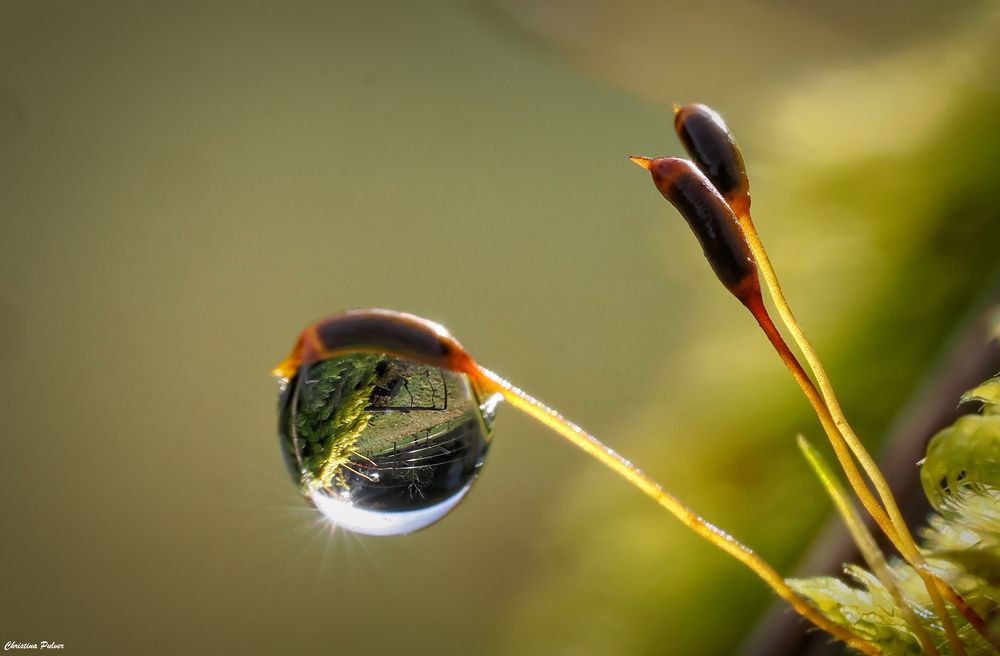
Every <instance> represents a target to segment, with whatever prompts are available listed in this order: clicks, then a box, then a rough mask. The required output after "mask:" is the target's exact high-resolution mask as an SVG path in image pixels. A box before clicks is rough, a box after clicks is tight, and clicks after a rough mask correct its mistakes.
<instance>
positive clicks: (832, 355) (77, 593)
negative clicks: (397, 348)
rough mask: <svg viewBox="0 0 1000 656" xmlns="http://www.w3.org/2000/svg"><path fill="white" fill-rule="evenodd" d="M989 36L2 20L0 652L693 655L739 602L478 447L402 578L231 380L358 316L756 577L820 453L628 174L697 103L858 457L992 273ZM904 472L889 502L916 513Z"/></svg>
mask: <svg viewBox="0 0 1000 656" xmlns="http://www.w3.org/2000/svg"><path fill="white" fill-rule="evenodd" d="M998 35H1000V12H998V9H997V6H996V4H995V3H992V2H985V1H983V2H969V1H966V2H955V3H947V4H942V3H937V2H931V1H929V0H919V1H917V2H903V1H902V0H899V1H894V2H887V3H871V2H861V1H860V0H852V1H850V2H845V3H826V2H817V1H809V2H787V1H784V0H771V1H763V0H761V1H759V2H750V3H744V2H737V1H736V0H731V1H730V2H722V3H717V4H713V5H709V4H697V3H658V2H653V1H652V0H648V1H647V0H628V1H625V2H620V3H602V2H598V1H597V0H584V1H582V2H570V1H569V0H540V1H529V0H495V1H494V2H471V1H470V2H460V1H455V2H423V3H416V2H402V1H401V2H373V3H342V4H335V3H304V2H295V3H275V2H270V3H267V2H245V3H232V2H229V3H227V2H180V3H155V4H154V3H127V2H88V3H73V2H16V1H14V0H7V1H4V2H2V3H0V220H2V222H3V223H2V227H3V230H2V235H3V236H2V239H0V281H2V286H0V374H2V376H3V380H4V393H3V395H2V396H0V417H2V418H3V426H4V433H3V438H2V442H0V499H2V501H0V532H2V536H0V568H2V569H0V642H7V641H8V640H13V641H18V642H39V641H41V640H48V641H50V642H51V641H55V642H61V643H64V644H65V645H66V649H65V652H64V653H68V654H77V653H78V654H117V653H122V654H134V653H146V654H177V653H245V654H275V653H299V652H306V651H308V652H311V653H330V654H334V653H336V654H349V653H354V652H363V653H369V654H390V653H408V654H472V653H475V654H487V655H491V654H497V655H499V654H519V655H520V654H547V655H548V654H554V655H561V654H567V655H569V654H574V655H575V654H581V655H589V654H619V653H620V654H626V653H628V654H664V653H669V654H680V653H697V654H725V653H731V652H732V651H733V650H735V649H736V648H737V647H738V645H739V644H740V642H741V640H742V638H743V637H744V636H745V635H746V633H747V631H748V630H749V629H750V627H752V625H753V624H754V623H755V622H756V621H757V619H758V618H759V616H760V615H761V614H762V613H763V611H764V609H765V608H766V606H767V604H768V602H769V601H770V599H771V595H770V593H769V592H768V591H767V590H766V589H765V588H764V586H763V585H762V584H761V583H759V581H758V580H757V579H755V578H754V577H753V576H752V575H750V574H749V573H748V572H746V571H745V570H743V569H742V568H741V567H740V566H739V565H737V564H736V563H734V562H732V561H730V560H728V559H727V558H726V557H725V556H723V555H721V554H719V553H717V552H716V551H714V550H713V549H711V548H710V547H709V546H708V545H707V544H705V543H703V542H701V541H700V540H699V539H697V538H696V537H694V536H693V535H691V534H689V533H688V532H686V530H685V529H683V528H682V527H680V525H679V524H677V523H676V522H675V521H674V520H673V519H672V518H671V517H669V516H668V515H667V514H666V513H663V512H662V511H661V510H659V509H658V508H657V507H656V506H655V505H653V504H652V503H650V502H649V501H647V500H646V499H645V498H644V497H642V496H641V495H640V494H639V493H638V492H636V491H635V490H633V489H631V488H629V487H628V486H627V485H626V484H625V483H623V482H622V481H620V480H618V479H617V478H615V477H614V476H613V475H612V474H611V473H610V472H608V471H606V470H604V469H602V468H600V467H599V466H598V465H597V464H596V463H594V462H592V461H590V460H588V459H587V458H586V457H585V456H584V455H582V454H581V453H579V452H577V451H576V450H575V449H573V448H571V447H570V446H568V445H566V444H564V443H562V442H561V441H560V440H559V439H558V438H555V437H553V436H551V435H549V434H547V433H546V432H545V431H544V429H542V428H540V427H539V426H536V425H534V424H533V423H531V422H530V421H528V420H527V419H525V418H523V417H520V416H517V415H516V413H514V412H513V411H511V410H509V409H508V410H505V411H501V415H500V417H499V419H498V424H497V433H496V436H495V440H494V444H493V447H492V450H491V453H490V457H489V460H488V464H487V466H486V467H485V469H484V471H483V474H482V476H481V479H480V481H479V482H478V484H477V485H476V487H475V488H474V490H473V491H472V493H471V494H470V496H469V497H468V498H467V499H466V501H465V502H463V504H462V505H461V506H460V507H459V508H458V509H457V510H456V511H455V512H454V513H453V514H452V515H450V516H449V517H448V518H446V519H445V520H444V521H442V522H441V523H439V524H437V525H435V526H434V527H432V528H429V529H427V530H425V531H423V532H420V533H417V534H415V535H412V536H408V537H401V538H381V539H367V538H358V537H356V536H352V535H346V534H343V533H334V534H331V533H330V531H329V530H328V529H326V528H324V527H323V526H322V525H321V524H320V523H319V522H318V521H317V516H316V514H315V512H314V511H312V510H311V509H310V508H308V507H306V506H305V504H304V503H303V502H302V500H301V498H299V497H298V496H297V494H296V492H295V490H294V487H293V485H292V483H291V482H290V481H289V480H287V476H286V474H285V472H284V470H283V467H282V464H281V460H280V457H279V451H278V444H277V437H276V435H275V424H276V417H275V402H276V393H277V388H276V385H275V382H274V380H273V379H271V377H270V376H269V374H268V372H269V370H270V368H271V367H272V366H273V365H274V364H276V363H277V361H278V360H279V359H280V358H281V357H283V356H284V354H285V353H286V352H287V350H288V349H289V348H290V346H291V344H292V341H293V340H294V338H295V336H296V334H297V332H298V331H299V330H300V329H301V328H302V327H303V326H304V325H306V324H307V323H310V322H312V321H313V320H315V319H317V318H319V317H321V316H323V315H325V314H329V313H332V312H335V311H338V310H342V309H347V308H355V307H389V308H394V309H399V310H405V311H410V312H414V313H416V314H419V315H422V316H426V317H428V318H431V319H434V320H437V321H440V322H441V323H443V324H444V325H446V326H448V327H449V328H450V329H451V330H452V332H453V333H454V334H455V335H456V336H457V337H458V338H459V339H460V340H461V341H462V342H463V343H464V344H465V345H466V347H468V348H469V350H470V351H471V352H472V353H473V354H474V355H475V356H476V357H477V358H478V359H479V360H480V361H481V362H483V363H484V364H485V365H486V366H488V367H491V368H493V369H496V370H497V371H499V372H500V373H501V374H503V375H505V376H507V377H509V378H510V379H511V380H512V381H513V382H514V383H515V384H517V385H520V386H523V387H524V388H526V389H527V390H528V391H529V392H531V393H533V394H535V395H536V396H539V397H540V398H542V399H543V400H545V401H547V402H549V403H551V404H552V405H554V406H555V407H556V408H558V409H560V410H561V411H562V412H563V413H564V414H565V415H567V416H568V417H570V418H572V419H573V420H575V421H576V422H578V423H580V424H581V425H583V426H585V427H587V428H588V429H589V430H591V431H593V432H594V433H596V434H597V435H598V436H600V437H602V438H603V439H604V440H605V441H606V442H607V443H608V444H609V445H610V446H612V447H613V448H615V449H616V450H618V451H620V452H622V453H624V454H626V455H627V456H628V457H630V458H631V459H633V460H634V461H635V462H637V463H638V464H640V465H641V466H642V467H644V468H645V469H646V470H647V471H648V472H649V473H650V474H652V475H653V476H654V477H655V478H657V479H658V480H660V481H662V482H664V483H665V484H666V486H667V487H668V488H669V489H670V490H671V491H673V492H675V493H676V494H678V495H679V496H680V497H681V498H683V499H684V500H685V501H687V502H688V503H689V504H690V505H692V506H693V507H694V508H696V509H697V510H699V511H701V512H702V513H703V514H705V515H706V516H708V517H709V518H710V519H712V520H714V521H715V522H716V523H718V524H720V525H722V526H724V527H725V528H727V529H729V530H730V531H731V532H733V533H734V534H735V535H737V536H739V537H740V538H742V539H744V540H745V541H746V542H748V543H749V544H750V545H752V546H753V547H755V548H756V549H758V550H759V551H760V552H761V553H762V554H763V555H764V556H765V557H766V558H768V559H769V560H771V561H772V563H773V564H775V566H776V567H778V568H779V569H780V570H782V571H790V569H791V568H792V566H793V565H794V563H795V561H796V559H797V556H798V555H799V554H800V552H801V550H802V549H803V547H804V546H805V545H806V544H808V542H809V540H810V536H811V535H812V533H813V531H814V530H815V529H816V527H817V526H818V525H819V523H820V522H821V521H822V520H823V519H824V518H825V517H826V516H827V515H828V513H829V512H830V506H829V504H828V502H827V501H826V500H825V499H824V498H823V497H822V493H821V490H820V488H819V485H818V484H817V483H816V482H815V481H814V480H812V479H811V477H810V474H809V473H808V471H807V468H806V466H805V465H804V463H803V462H802V461H801V458H800V456H799V455H798V453H797V451H796V448H795V445H794V439H793V437H794V434H795V433H796V432H799V431H802V432H805V433H806V434H808V435H810V436H811V437H813V438H817V441H818V439H819V438H820V431H819V427H818V425H817V424H816V422H815V420H814V419H812V418H811V417H810V415H809V413H808V408H807V406H806V404H805V402H804V400H802V399H801V398H800V397H798V396H797V392H796V389H795V388H794V385H793V383H792V382H791V380H790V379H787V378H786V377H785V374H784V371H783V369H782V367H781V365H780V363H779V362H778V361H777V359H775V358H774V357H773V356H772V355H771V354H770V353H769V349H768V347H767V345H766V343H765V341H764V339H763V337H762V336H760V335H759V333H758V332H756V330H755V326H754V324H753V322H752V320H751V319H750V317H749V316H748V315H746V314H745V312H743V310H742V309H741V308H740V307H739V306H738V304H737V303H735V302H734V301H733V300H732V299H731V298H730V297H728V296H727V294H726V293H725V292H724V291H723V290H722V289H721V287H719V286H718V284H717V283H716V281H715V280H714V278H713V276H712V275H711V273H710V271H709V269H708V267H707V265H706V264H705V262H704V261H703V260H702V259H701V255H700V253H699V250H698V247H697V245H696V243H695V241H694V239H693V238H692V237H691V235H690V234H688V230H687V227H686V226H685V225H684V224H683V222H682V221H681V220H680V219H679V217H678V216H677V215H676V214H675V213H674V212H673V210H672V209H670V208H669V207H668V206H667V205H666V204H665V203H664V201H663V200H662V198H660V197H659V195H658V194H657V193H656V192H655V190H654V189H653V187H652V185H651V184H650V182H649V179H648V175H647V174H644V173H642V172H641V171H639V170H638V169H636V168H635V167H634V166H633V165H631V164H630V163H629V162H628V160H627V159H626V155H628V154H631V153H640V154H647V155H667V154H679V152H680V148H679V145H678V144H677V142H676V140H675V138H674V136H673V134H672V129H671V118H672V115H671V112H670V103H671V102H672V101H677V102H689V101H701V102H707V103H710V104H712V105H713V106H714V107H716V108H717V109H718V110H719V111H720V112H721V113H722V114H723V115H724V116H725V117H726V118H727V120H728V121H729V124H730V126H731V127H732V128H733V129H734V130H735V132H736V134H737V138H738V139H739V140H740V142H741V144H742V146H743V149H744V153H745V156H746V159H747V162H748V164H749V167H750V171H751V180H752V189H753V198H754V210H755V212H754V216H755V219H756V221H757V224H758V227H759V229H760V231H761V234H762V237H763V239H764V241H765V243H766V244H767V245H768V246H769V249H770V251H771V257H772V259H773V261H774V263H775V265H776V267H777V268H778V270H779V273H780V274H781V275H782V277H783V280H784V282H785V285H786V292H787V294H788V296H789V297H790V299H791V301H792V303H793V305H794V306H795V308H796V311H797V314H798V315H799V318H800V319H801V320H802V321H803V323H804V324H805V326H806V328H807V330H809V331H810V333H811V335H812V337H813V339H814V342H815V343H816V344H817V346H818V348H819V350H820V352H821V353H822V354H824V355H825V356H826V358H827V364H828V366H829V368H830V370H831V374H832V376H833V378H834V381H835V382H836V383H838V384H839V388H840V390H841V394H842V401H844V404H845V407H846V409H847V412H848V415H849V416H851V417H852V418H854V419H855V420H856V428H858V430H859V432H860V433H861V434H862V435H863V436H866V437H867V438H869V440H870V442H871V444H872V445H875V444H877V441H878V438H879V436H880V435H881V434H883V432H884V430H885V428H886V426H887V424H888V423H889V422H890V420H891V419H892V417H893V415H894V413H895V412H896V410H897V409H898V407H899V406H900V404H901V403H902V402H903V401H904V400H905V399H906V398H907V397H908V395H909V394H910V393H911V392H912V390H913V389H914V388H915V387H916V386H917V384H918V383H919V380H920V376H921V373H922V372H923V371H924V370H925V369H926V368H927V366H928V363H929V362H930V360H931V359H932V358H933V356H934V354H935V353H936V352H937V351H938V349H939V347H940V344H941V343H942V341H943V340H944V338H945V336H946V335H947V334H948V332H949V330H950V329H951V327H952V326H953V325H954V323H955V322H956V321H957V320H958V318H959V317H960V316H962V314H963V313H964V311H965V309H966V308H967V307H968V305H969V304H970V303H971V302H972V299H974V298H976V297H977V295H978V294H979V293H980V292H981V291H982V289H983V288H984V286H985V285H986V284H988V281H989V279H990V277H991V273H992V272H994V271H995V270H996V265H997V257H996V255H997V252H998V247H1000V236H998V234H1000V233H998V230H997V225H998V222H997V210H996V204H995V194H996V189H997V182H996V179H997V174H998V170H1000V167H998V165H997V162H998V161H1000V78H998V76H997V73H996V71H997V66H998V65H1000V38H998ZM915 475H916V471H914V476H915Z"/></svg>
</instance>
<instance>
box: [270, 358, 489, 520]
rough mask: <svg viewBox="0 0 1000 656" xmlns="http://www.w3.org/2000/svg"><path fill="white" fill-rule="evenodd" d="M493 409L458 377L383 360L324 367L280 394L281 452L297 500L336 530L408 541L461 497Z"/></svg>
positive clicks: (478, 462) (336, 361)
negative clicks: (406, 535) (303, 499)
mask: <svg viewBox="0 0 1000 656" xmlns="http://www.w3.org/2000/svg"><path fill="white" fill-rule="evenodd" d="M494 407H495V404H494V403H492V402H489V403H486V404H482V405H481V403H480V400H479V399H478V398H477V397H476V394H475V392H474V390H473V388H472V386H471V384H470V382H469V380H468V378H467V377H466V376H464V375H462V374H457V373H454V372H451V371H447V370H444V369H438V368H435V367H428V366H425V365H420V364H416V363H413V362H409V361H406V360H401V359H397V358H392V357H389V356H385V355H370V354H363V353H357V354H351V355H347V356H341V357H336V358H331V359H328V360H323V361H320V362H316V363H313V364H310V365H308V366H305V367H303V368H302V369H300V371H299V373H298V374H297V375H296V376H294V377H293V378H292V379H291V380H289V381H288V383H287V385H285V387H284V389H283V391H282V394H281V399H280V408H279V411H280V419H279V432H280V434H281V443H282V451H283V453H284V456H285V462H286V465H287V466H288V469H289V473H290V474H291V475H292V478H293V479H294V480H295V482H296V484H297V485H298V486H299V489H300V490H301V492H302V493H303V494H304V495H305V496H306V497H307V498H309V499H310V500H311V501H312V503H313V505H315V506H316V507H317V508H318V509H319V510H320V511H321V512H322V513H323V514H325V515H326V516H327V517H328V518H329V519H330V520H331V521H332V522H333V523H334V524H336V525H338V526H341V527H343V528H346V529H349V530H352V531H355V532H359V533H367V534H374V535H395V534H399V533H408V532H411V531H415V530H417V529H420V528H423V527H424V526H427V525H429V524H431V523H433V522H435V521H437V520H438V519H440V518H441V517H443V516H444V515H445V514H447V513H448V512H449V511H450V510H451V509H452V508H454V507H455V506H456V505H457V504H458V502H459V501H460V500H461V499H462V498H463V497H464V496H465V494H466V493H467V492H468V490H469V488H470V487H471V485H472V483H473V481H474V480H475V478H476V475H477V474H478V471H479V468H480V467H481V466H482V463H483V460H484V458H485V456H486V451H487V449H488V447H489V439H490V428H491V423H492V413H493V411H494Z"/></svg>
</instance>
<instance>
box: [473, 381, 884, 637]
mask: <svg viewBox="0 0 1000 656" xmlns="http://www.w3.org/2000/svg"><path fill="white" fill-rule="evenodd" d="M477 373H478V374H479V375H478V376H476V377H475V380H476V383H477V384H478V386H479V387H480V388H481V391H483V392H486V393H494V392H499V393H500V394H502V395H503V397H504V399H505V400H506V401H507V402H508V403H510V404H511V405H512V406H514V407H515V408H517V409H518V410H520V411H522V412H524V413H525V414H527V415H528V416H530V417H531V418H533V419H535V420H536V421H538V422H540V423H542V424H544V425H545V426H546V427H548V428H549V429H551V430H553V431H555V432H556V433H558V434H559V435H560V436H562V437H563V438H565V439H566V440H568V441H569V442H571V443H572V444H574V445H575V446H577V447H579V448H580V449H582V450H583V451H584V452H585V453H587V454H588V455H590V456H591V457H593V458H595V459H596V460H597V461H598V462H600V463H601V464H603V465H604V466H606V467H608V468H609V469H611V470H612V471H614V472H615V473H616V474H618V475H619V476H621V477H622V478H624V479H625V480H627V481H628V482H629V483H631V484H632V485H633V486H635V487H636V488H638V489H639V490H640V491H641V492H642V493H643V494H645V495H646V496H648V497H649V498H651V499H652V500H653V501H655V502H656V503H658V504H660V505H661V506H662V507H663V508H665V509H666V510H667V511H669V512H670V513H671V514H672V515H673V516H674V517H676V518H677V519H678V520H680V521H681V523H683V524H684V525H685V526H687V527H688V528H690V529H691V530H692V531H694V532H695V533H696V534H698V535H699V536H701V537H702V538H704V539H706V540H708V541H709V542H711V543H712V544H713V545H715V546H716V547H718V548H719V549H721V550H722V551H724V552H725V553H727V554H728V555H730V556H732V557H733V558H735V559H736V560H738V561H739V562H741V563H743V564H744V565H745V566H746V567H748V568H749V569H750V570H751V571H752V572H753V573H754V574H756V575H757V576H758V577H760V578H761V579H762V580H763V581H764V583H766V584H767V585H768V586H769V587H770V588H771V589H772V590H774V592H775V593H776V594H777V595H778V596H779V597H781V598H782V599H784V600H785V601H786V602H788V604H789V605H791V606H792V608H794V609H795V611H796V612H798V613H799V614H800V615H802V616H803V617H804V618H806V619H807V620H809V621H810V622H812V623H813V624H815V625H816V626H817V627H819V628H821V629H823V630H824V631H826V632H827V633H829V634H830V635H832V636H833V637H834V638H837V639H838V640H841V641H843V642H844V643H846V644H847V645H849V646H850V647H852V648H854V649H856V650H858V651H860V652H862V653H864V654H880V653H881V650H880V649H879V648H878V647H877V646H875V645H873V644H871V643H870V642H867V641H865V640H863V639H862V638H861V637H859V636H857V635H856V634H854V633H852V632H850V631H848V630H847V629H845V628H843V627H841V626H839V625H837V624H835V623H833V622H831V621H830V620H829V619H827V618H826V617H825V616H824V615H822V614H821V613H819V612H818V611H817V610H816V609H814V608H813V607H812V606H810V605H809V604H808V603H807V602H806V601H805V600H804V599H802V598H801V597H800V596H799V595H797V594H796V593H795V591H794V590H792V589H791V587H789V585H788V584H787V583H786V582H785V579H784V578H783V577H782V576H781V575H780V574H778V572H776V571H775V570H774V568H772V567H771V566H770V565H769V564H768V563H767V562H766V561H765V560H764V559H763V558H761V557H760V556H758V555H757V554H756V553H754V551H753V550H751V549H750V548H749V547H747V546H746V545H744V544H743V543H741V542H739V541H738V540H736V538H734V537H733V536H731V535H729V534H728V533H726V532H725V531H723V530H722V529H720V528H718V527H717V526H715V525H713V524H711V523H709V522H708V521H706V520H705V519H703V518H702V517H700V516H699V515H698V514H697V513H695V512H694V511H693V510H691V509H690V508H688V507H687V506H685V505H684V504H683V503H682V502H681V501H680V500H679V499H677V498H676V497H674V496H673V495H671V494H670V493H669V492H667V491H666V490H664V489H663V488H662V487H661V486H660V485H659V484H658V483H657V482H656V481H654V480H652V479H651V478H649V477H648V476H647V475H646V474H645V473H643V472H642V470H640V469H639V468H638V467H636V466H635V465H634V464H632V463H631V462H629V461H628V460H626V459H625V458H623V457H622V456H620V455H619V454H617V453H616V452H614V451H612V450H611V449H609V448H608V447H606V446H605V445H604V444H602V443H601V442H600V440H598V439H597V438H596V437H594V436H593V435H591V434H589V433H587V432H586V431H585V430H583V429H582V428H580V427H579V426H577V425H576V424H574V423H572V422H570V421H568V420H567V419H565V418H564V417H563V416H562V415H560V414H559V413H558V412H556V411H555V410H553V409H552V408H549V407H548V406H546V405H544V404H543V403H541V402H540V401H538V400H537V399H535V398H533V397H531V396H529V395H528V394H527V393H525V392H523V391H521V390H520V389H518V388H516V387H514V386H513V385H511V384H510V383H509V382H507V381H506V380H504V379H503V378H501V377H500V376H498V375H497V374H495V373H493V372H492V371H489V370H488V369H484V368H482V367H479V368H478V371H477Z"/></svg>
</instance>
